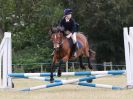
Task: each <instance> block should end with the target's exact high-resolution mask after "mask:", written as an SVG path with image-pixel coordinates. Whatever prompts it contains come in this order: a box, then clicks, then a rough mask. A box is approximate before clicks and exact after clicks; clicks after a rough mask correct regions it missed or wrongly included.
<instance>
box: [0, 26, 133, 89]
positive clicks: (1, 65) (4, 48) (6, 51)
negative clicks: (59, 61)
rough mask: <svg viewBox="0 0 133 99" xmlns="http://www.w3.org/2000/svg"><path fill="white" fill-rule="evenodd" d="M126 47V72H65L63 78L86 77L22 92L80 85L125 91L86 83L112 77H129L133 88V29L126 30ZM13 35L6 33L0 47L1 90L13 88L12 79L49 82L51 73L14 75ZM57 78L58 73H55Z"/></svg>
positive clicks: (115, 87)
mask: <svg viewBox="0 0 133 99" xmlns="http://www.w3.org/2000/svg"><path fill="white" fill-rule="evenodd" d="M124 45H125V59H126V70H113V71H91V72H90V71H86V72H63V73H62V76H66V75H67V76H70V75H71V76H86V77H82V78H79V79H71V80H58V79H55V80H54V83H50V84H47V85H40V86H35V87H31V88H23V89H20V91H32V90H37V89H42V88H49V87H55V86H61V85H66V84H78V85H81V86H90V87H101V88H111V89H123V88H121V87H119V86H112V85H104V84H93V83H88V82H85V81H88V80H92V79H97V78H101V77H105V76H111V75H122V74H125V73H126V75H127V86H133V61H132V60H133V27H130V28H129V29H128V28H124ZM11 49H12V48H11V33H10V32H5V35H4V38H3V40H2V42H1V45H0V60H1V62H0V87H1V88H12V78H14V77H15V78H28V79H38V80H42V81H49V80H50V79H49V78H45V77H44V76H47V77H49V76H50V73H12V66H11V64H12V53H11ZM54 76H57V73H54Z"/></svg>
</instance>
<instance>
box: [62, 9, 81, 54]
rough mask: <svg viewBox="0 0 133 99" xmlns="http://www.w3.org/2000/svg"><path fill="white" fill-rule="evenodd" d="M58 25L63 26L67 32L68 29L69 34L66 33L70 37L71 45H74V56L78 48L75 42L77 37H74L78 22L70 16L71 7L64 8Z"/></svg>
mask: <svg viewBox="0 0 133 99" xmlns="http://www.w3.org/2000/svg"><path fill="white" fill-rule="evenodd" d="M60 26H61V27H63V28H64V30H65V32H68V31H69V32H70V34H69V35H67V37H68V38H69V37H71V38H72V41H73V45H74V56H76V49H78V48H79V47H78V43H77V38H76V32H77V30H78V28H77V26H78V24H77V23H76V22H75V21H74V19H73V18H72V9H69V8H67V9H65V10H64V16H63V18H62V19H61V21H60ZM66 34H67V33H66Z"/></svg>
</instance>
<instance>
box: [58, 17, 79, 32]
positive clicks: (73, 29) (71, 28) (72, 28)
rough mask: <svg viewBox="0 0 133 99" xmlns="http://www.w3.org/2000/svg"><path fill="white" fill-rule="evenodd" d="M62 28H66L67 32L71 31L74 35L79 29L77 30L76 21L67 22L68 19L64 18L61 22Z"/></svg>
mask: <svg viewBox="0 0 133 99" xmlns="http://www.w3.org/2000/svg"><path fill="white" fill-rule="evenodd" d="M60 26H61V27H64V30H65V31H70V32H72V33H74V32H77V31H78V28H77V23H76V22H75V21H74V19H72V18H71V19H70V20H69V21H68V22H66V19H65V18H63V19H62V20H61V21H60Z"/></svg>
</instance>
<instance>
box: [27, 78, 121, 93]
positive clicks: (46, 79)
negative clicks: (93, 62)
mask: <svg viewBox="0 0 133 99" xmlns="http://www.w3.org/2000/svg"><path fill="white" fill-rule="evenodd" d="M29 79H36V80H41V81H50V78H44V77H29ZM62 81H67V80H60V79H55V80H54V82H62ZM73 84H74V85H80V86H88V87H96V88H108V89H112V90H120V89H123V88H122V87H119V86H113V85H107V84H94V83H86V82H78V83H73Z"/></svg>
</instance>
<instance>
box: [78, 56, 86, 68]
mask: <svg viewBox="0 0 133 99" xmlns="http://www.w3.org/2000/svg"><path fill="white" fill-rule="evenodd" d="M79 63H80V68H82V69H86V68H85V66H84V65H83V62H82V56H79Z"/></svg>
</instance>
